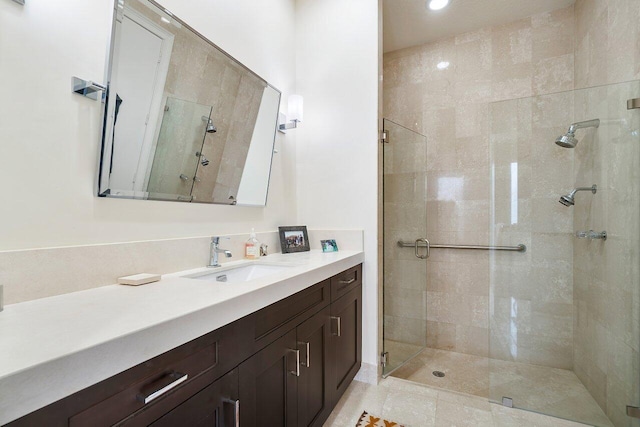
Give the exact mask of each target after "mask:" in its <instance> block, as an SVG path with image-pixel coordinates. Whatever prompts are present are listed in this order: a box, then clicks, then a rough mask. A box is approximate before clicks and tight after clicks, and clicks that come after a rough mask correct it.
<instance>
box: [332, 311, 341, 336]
mask: <svg viewBox="0 0 640 427" xmlns="http://www.w3.org/2000/svg"><path fill="white" fill-rule="evenodd" d="M331 320H336V321H337V322H338V331H337V332H336V333H335V334H333V335H335V336H338V337H339V336H340V323H341V320H340V316H331Z"/></svg>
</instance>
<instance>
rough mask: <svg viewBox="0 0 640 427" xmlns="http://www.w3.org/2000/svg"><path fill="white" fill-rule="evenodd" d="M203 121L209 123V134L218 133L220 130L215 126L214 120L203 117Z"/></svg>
mask: <svg viewBox="0 0 640 427" xmlns="http://www.w3.org/2000/svg"><path fill="white" fill-rule="evenodd" d="M202 120H203V121H205V122H207V129H206V130H207V133H216V132H218V128H217V127H215V126H214V124H213V120H211V118H209V117H207V116H202Z"/></svg>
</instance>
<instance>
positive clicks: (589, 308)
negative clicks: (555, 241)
mask: <svg viewBox="0 0 640 427" xmlns="http://www.w3.org/2000/svg"><path fill="white" fill-rule="evenodd" d="M575 7H576V34H577V38H576V70H575V71H576V74H575V76H576V88H577V89H578V88H585V87H586V88H588V87H592V86H596V85H607V86H603V87H595V88H589V89H583V90H577V91H576V93H575V112H576V120H585V119H591V118H600V119H601V120H602V123H601V126H600V128H599V129H598V131H597V132H596V133H592V134H588V135H587V137H586V138H585V139H584V140H582V141H581V142H580V144H579V145H578V147H577V148H576V150H575V155H576V163H575V180H576V181H575V184H576V185H580V186H582V185H591V184H597V185H598V193H597V194H595V195H593V196H591V195H586V194H582V195H580V196H581V197H580V199H579V202H576V205H575V206H574V222H575V229H576V230H590V229H593V230H596V231H603V230H606V231H607V233H608V238H607V241H606V242H602V241H587V240H582V239H576V240H575V241H574V253H573V268H574V330H575V332H574V370H575V373H576V374H577V375H578V377H579V378H580V380H581V381H582V382H583V383H584V384H585V386H586V387H587V389H588V390H589V391H590V392H591V394H592V395H593V397H594V398H595V399H596V401H597V402H598V404H599V405H600V406H601V407H602V409H603V410H604V411H605V412H606V413H607V415H608V416H609V418H610V419H611V421H612V422H613V423H614V424H615V425H616V426H627V425H629V424H628V423H629V418H628V417H627V416H626V414H625V406H626V405H629V404H630V405H634V406H636V405H637V404H638V402H639V401H640V396H638V385H637V379H638V377H639V376H640V367H639V366H638V365H639V363H640V356H639V354H638V352H639V343H638V340H639V339H640V317H639V314H640V295H639V292H640V272H639V270H638V269H639V268H640V255H639V250H640V248H639V242H640V230H639V229H638V228H639V224H640V175H639V172H638V171H639V170H640V164H639V159H640V141H639V140H638V136H637V134H635V135H634V134H633V130H634V129H635V130H637V129H638V128H640V112H638V110H632V111H627V110H626V100H627V99H629V98H636V97H640V85H639V84H638V82H637V81H635V82H631V83H621V82H628V81H630V80H637V79H639V78H640V30H639V25H638V22H640V2H639V1H637V0H615V1H606V2H605V1H584V0H578V1H577V2H576V6H575Z"/></svg>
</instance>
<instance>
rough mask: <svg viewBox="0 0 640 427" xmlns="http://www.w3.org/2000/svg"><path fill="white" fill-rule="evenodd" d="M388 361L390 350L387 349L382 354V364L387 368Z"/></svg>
mask: <svg viewBox="0 0 640 427" xmlns="http://www.w3.org/2000/svg"><path fill="white" fill-rule="evenodd" d="M387 363H389V352H388V351H385V352H383V353H382V354H380V364H381V365H382V367H383V368H386V367H387Z"/></svg>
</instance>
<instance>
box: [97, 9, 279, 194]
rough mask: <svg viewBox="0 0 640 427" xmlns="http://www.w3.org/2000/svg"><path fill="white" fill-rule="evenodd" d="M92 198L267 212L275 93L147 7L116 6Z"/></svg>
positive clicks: (159, 11)
mask: <svg viewBox="0 0 640 427" xmlns="http://www.w3.org/2000/svg"><path fill="white" fill-rule="evenodd" d="M114 7H115V13H114V29H113V34H112V39H111V54H110V58H111V59H110V61H109V71H108V80H109V81H108V90H107V94H106V101H105V121H104V126H103V135H102V155H101V161H100V175H99V179H98V180H99V182H98V187H99V188H98V195H99V196H104V197H122V198H135V199H147V200H171V201H183V202H198V203H220V204H230V205H245V206H264V205H265V204H266V199H267V190H268V187H269V176H270V173H271V162H272V157H273V146H274V140H275V132H276V130H277V121H278V110H279V105H280V92H279V91H278V90H277V89H275V88H274V87H272V86H271V85H269V84H268V83H267V82H266V81H265V80H264V79H262V78H260V77H259V76H258V75H256V74H255V73H253V72H252V71H251V70H249V69H248V68H246V67H245V66H243V65H242V64H241V63H239V62H238V61H236V60H235V59H234V58H232V57H231V56H229V55H228V54H227V53H225V52H223V51H222V50H221V49H220V48H218V47H217V46H215V45H214V44H213V43H212V42H211V41H209V40H207V39H206V38H205V37H203V36H202V35H200V34H199V33H197V32H196V31H195V30H193V29H192V28H191V27H189V26H188V25H187V24H186V23H185V22H183V21H181V20H180V19H178V18H177V17H175V16H174V15H173V14H172V13H171V12H169V11H167V10H166V9H164V8H163V7H162V6H160V5H159V4H158V3H156V2H154V1H152V0H116V1H115V5H114Z"/></svg>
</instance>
